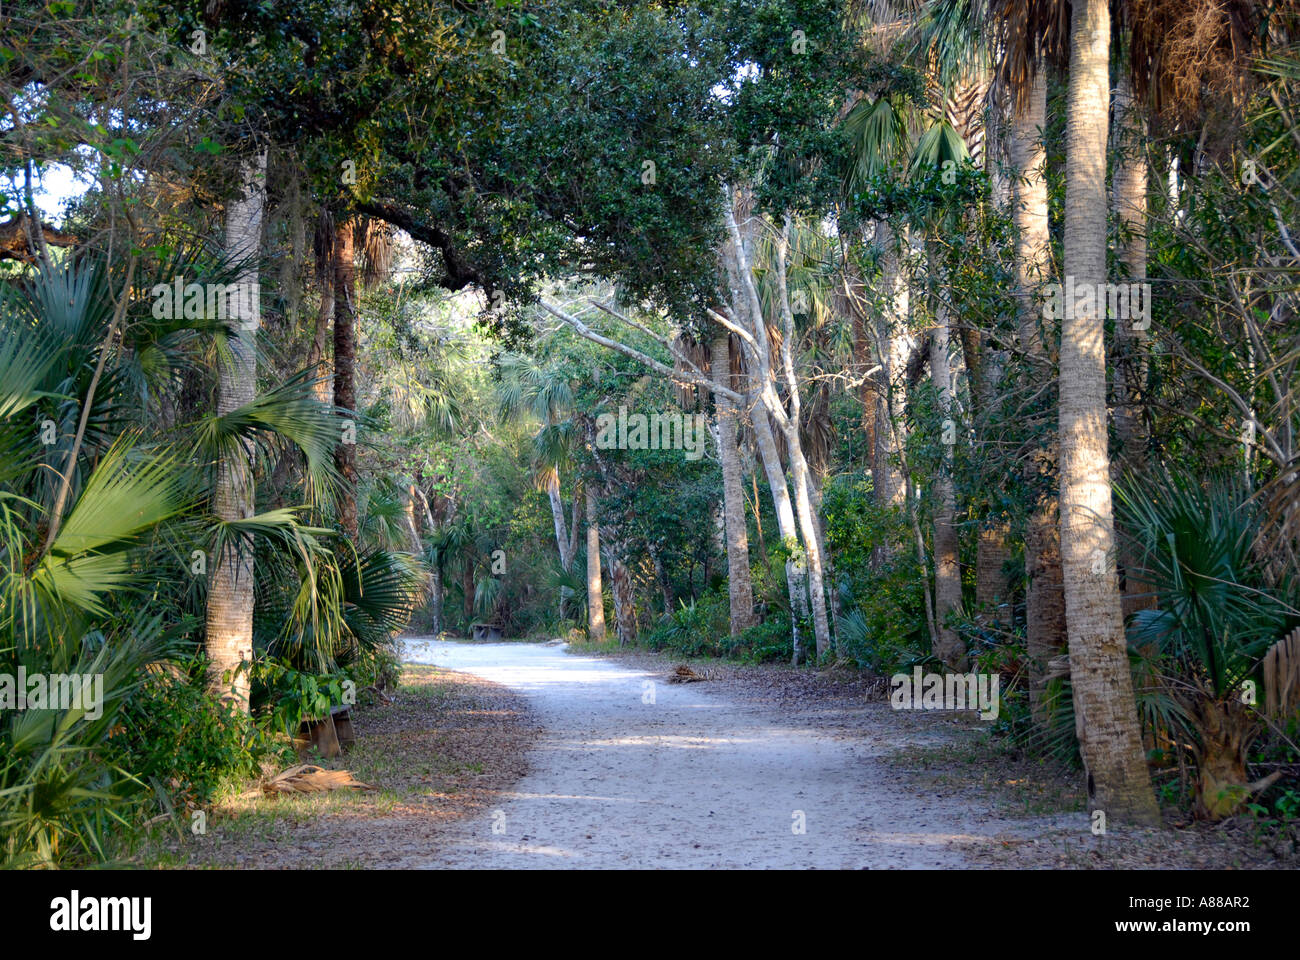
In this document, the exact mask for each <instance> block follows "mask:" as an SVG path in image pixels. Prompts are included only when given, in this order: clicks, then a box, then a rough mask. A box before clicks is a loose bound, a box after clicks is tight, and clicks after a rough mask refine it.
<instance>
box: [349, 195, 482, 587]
mask: <svg viewBox="0 0 1300 960" xmlns="http://www.w3.org/2000/svg"><path fill="white" fill-rule="evenodd" d="M352 237H353V231H352V221H350V220H340V221H339V222H338V224H337V226H336V227H335V233H334V405H335V406H337V407H339V408H341V409H343V410H346V411H349V412H347V413H344V414H342V416H343V417H345V418H347V419H348V420H350V421H351V423H347V422H344V423H342V424H341V426H340V429H339V442H338V444H337V445H336V446H335V447H334V465H335V467H337V468H338V472H339V475H340V476H341V477H342V478H343V484H342V489H341V490H340V491H339V498H338V511H339V526H341V527H342V528H343V530H344V532H346V533H347V534H348V536H350V537H353V538H355V537H356V536H357V445H356V414H355V412H354V411H355V410H356V408H357V391H356V362H357V330H356V302H357V298H356V291H357V283H356V264H355V260H354V256H355V252H354V249H353V242H352ZM471 600H472V598H471Z"/></svg>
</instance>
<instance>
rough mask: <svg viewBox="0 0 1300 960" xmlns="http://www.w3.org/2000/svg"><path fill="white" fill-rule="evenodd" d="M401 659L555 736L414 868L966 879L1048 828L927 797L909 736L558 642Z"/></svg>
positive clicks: (432, 651) (457, 646) (441, 649)
mask: <svg viewBox="0 0 1300 960" xmlns="http://www.w3.org/2000/svg"><path fill="white" fill-rule="evenodd" d="M404 659H406V660H407V661H409V662H412V663H425V664H436V665H438V666H441V667H446V668H448V669H452V670H459V671H463V672H466V673H469V674H473V675H475V676H478V677H482V678H483V679H485V680H490V681H494V682H496V683H500V684H503V685H505V686H507V687H510V688H511V689H514V690H516V691H518V692H520V693H521V694H523V695H524V696H525V697H527V698H528V700H529V701H530V703H531V705H532V707H533V708H534V710H535V711H536V715H537V717H538V720H539V721H540V723H541V725H542V727H543V730H544V732H543V733H542V736H541V738H540V739H539V740H538V741H537V743H536V744H535V746H534V748H533V751H532V752H531V753H530V755H529V763H530V772H529V773H528V775H527V776H525V777H524V779H522V780H521V781H520V782H519V783H518V784H517V785H516V787H515V789H514V791H513V792H511V793H510V794H508V795H507V798H506V799H505V800H504V801H503V803H502V804H501V805H500V807H499V808H498V809H496V810H493V811H490V812H489V814H488V815H487V816H483V817H479V818H476V819H471V820H468V821H465V822H464V823H462V824H460V825H458V827H457V828H455V829H454V830H453V832H452V833H451V834H450V835H449V836H448V837H447V838H446V842H445V844H444V845H443V846H442V848H441V849H440V850H439V851H438V852H437V853H436V854H434V855H433V856H431V857H428V858H423V857H421V858H412V859H411V860H408V861H406V862H404V863H403V864H401V865H402V866H405V867H427V868H447V867H451V868H492V869H501V868H506V869H519V868H542V869H544V868H581V869H599V868H696V869H708V868H810V867H816V868H827V869H844V868H849V869H858V868H889V867H919V868H927V867H928V868H933V867H961V866H963V865H964V858H963V855H962V849H963V848H966V847H969V846H971V845H978V844H987V843H995V842H998V841H997V840H995V839H994V837H995V836H997V835H1010V834H1014V835H1020V836H1023V835H1025V832H1026V829H1027V828H1028V829H1029V830H1030V832H1032V833H1039V832H1040V831H1041V830H1042V829H1043V828H1045V827H1049V825H1048V824H1047V823H1045V822H1044V821H1041V820H1039V821H1033V822H1026V821H1019V820H1018V821H1015V822H1008V821H1003V820H999V819H998V818H997V817H995V816H993V815H992V813H991V811H990V809H989V804H988V802H987V801H981V800H980V799H979V798H978V797H966V796H962V795H961V794H960V792H958V794H957V795H955V796H947V797H936V796H918V795H917V794H916V793H915V792H914V788H913V789H909V788H908V787H907V786H905V784H904V783H902V782H900V779H901V778H899V777H898V775H897V772H896V771H891V770H890V765H889V764H887V763H885V762H883V761H882V760H881V759H880V758H881V757H882V756H883V755H885V754H888V753H891V752H893V751H894V750H896V749H897V748H898V747H899V746H901V745H903V744H905V743H906V742H907V740H908V734H906V733H903V732H900V733H898V734H897V736H891V735H889V734H888V732H887V731H885V732H884V735H882V730H880V729H875V730H869V729H863V730H853V729H849V730H845V729H837V730H832V731H827V730H819V729H811V728H809V727H808V726H807V725H806V724H800V723H798V722H797V721H796V722H790V721H788V720H783V718H782V716H781V715H780V712H779V709H776V708H765V707H764V706H763V705H762V704H754V703H739V702H730V701H729V700H728V699H727V697H726V695H725V690H724V689H716V688H715V689H711V688H712V687H715V686H716V685H713V684H708V683H692V684H682V685H673V684H669V683H666V682H665V680H664V675H662V674H653V673H649V672H646V671H644V670H641V669H635V668H630V667H627V666H624V665H621V664H619V663H617V662H612V661H610V660H605V659H599V658H592V657H584V656H575V655H571V654H568V653H566V652H565V651H564V649H563V647H562V645H560V644H558V643H552V644H529V643H491V644H482V643H477V644H471V643H457V642H449V641H433V640H408V641H407V642H406V649H405V656H404ZM650 684H652V685H653V686H650ZM648 701H649V702H648ZM876 706H877V707H879V708H880V709H879V710H878V711H875V712H873V713H872V714H871V716H874V717H875V718H877V719H878V720H880V721H882V722H883V723H882V724H879V725H878V726H880V725H883V726H888V725H889V723H888V721H889V720H891V719H892V718H891V711H890V710H889V708H888V706H887V705H885V704H877V705H876ZM800 825H802V826H803V828H804V829H803V830H802V832H800V831H799V830H798V828H799V827H800ZM1071 826H1072V828H1073V829H1079V827H1078V825H1073V824H1072V825H1071ZM1035 828H1036V829H1035ZM1049 829H1050V827H1049ZM1085 829H1086V828H1085Z"/></svg>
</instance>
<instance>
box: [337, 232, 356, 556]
mask: <svg viewBox="0 0 1300 960" xmlns="http://www.w3.org/2000/svg"><path fill="white" fill-rule="evenodd" d="M334 257H335V260H334V405H335V406H336V407H339V408H340V409H341V410H342V411H347V412H344V413H341V416H343V417H345V418H347V419H346V420H344V421H343V423H342V425H341V427H340V430H339V434H340V436H339V442H338V444H337V446H335V448H334V465H335V466H336V467H337V468H338V471H339V475H340V476H341V477H342V478H343V483H342V485H341V486H342V488H341V490H340V491H339V501H338V502H339V525H340V526H341V527H342V528H343V530H344V531H345V532H346V533H347V535H348V536H350V537H353V538H354V539H355V537H356V536H357V445H356V412H355V411H356V408H357V392H356V361H357V331H356V287H357V284H356V266H355V263H354V261H353V245H352V222H351V221H349V220H343V221H340V222H339V224H338V226H337V227H336V228H335V234H334Z"/></svg>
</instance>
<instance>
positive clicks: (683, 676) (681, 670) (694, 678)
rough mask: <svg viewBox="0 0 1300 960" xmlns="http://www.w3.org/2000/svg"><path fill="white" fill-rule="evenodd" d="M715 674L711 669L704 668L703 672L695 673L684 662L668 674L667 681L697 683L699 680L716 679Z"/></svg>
mask: <svg viewBox="0 0 1300 960" xmlns="http://www.w3.org/2000/svg"><path fill="white" fill-rule="evenodd" d="M717 678H718V677H717V674H715V673H714V672H713V671H712V670H705V671H704V672H703V673H696V672H695V671H694V670H692V669H691V668H690V667H688V666H687V665H686V664H684V663H683V664H680V665H679V666H678V667H677V669H675V670H674V671H673V672H672V673H670V674H669V675H668V682H669V683H698V682H699V681H701V680H716V679H717Z"/></svg>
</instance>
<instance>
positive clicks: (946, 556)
mask: <svg viewBox="0 0 1300 960" xmlns="http://www.w3.org/2000/svg"><path fill="white" fill-rule="evenodd" d="M930 374H931V376H932V377H933V378H934V382H935V387H936V390H937V392H938V396H939V416H940V418H941V419H942V420H943V421H944V425H943V429H944V430H945V431H946V430H947V429H948V427H949V424H948V423H947V421H948V420H950V419H951V418H952V416H953V410H952V408H953V404H952V372H951V370H950V369H949V367H948V308H947V306H946V305H945V304H944V303H943V302H942V301H939V302H937V303H936V309H935V327H934V333H933V335H932V336H931V338H930ZM952 428H953V431H954V432H955V429H956V427H955V424H953V425H952ZM952 471H953V446H952V445H951V444H947V443H945V444H944V445H943V462H942V464H941V465H940V467H939V473H938V475H937V476H936V477H935V478H934V495H935V506H934V511H935V513H934V619H935V628H936V629H937V631H938V634H937V636H936V637H935V640H936V643H935V650H934V654H935V656H937V657H938V658H939V659H940V660H942V661H943V662H944V664H945V665H946V666H947V667H949V668H950V669H952V670H965V669H966V645H965V643H964V642H963V641H962V638H961V635H960V634H959V633H958V632H957V631H956V630H955V629H953V628H952V627H950V626H947V624H946V622H945V621H946V619H947V617H948V614H950V613H952V612H955V611H958V610H960V609H961V563H960V558H959V556H958V548H957V529H956V527H955V526H954V523H955V518H956V514H957V499H956V494H955V492H954V490H953V479H952Z"/></svg>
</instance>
